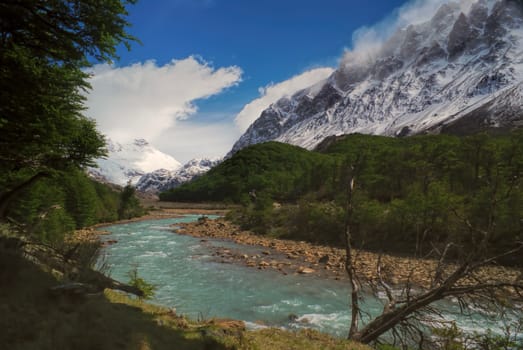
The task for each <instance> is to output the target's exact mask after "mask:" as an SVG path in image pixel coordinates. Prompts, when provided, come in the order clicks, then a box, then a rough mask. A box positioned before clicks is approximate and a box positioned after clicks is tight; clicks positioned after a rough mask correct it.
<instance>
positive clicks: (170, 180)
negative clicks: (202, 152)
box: [136, 158, 222, 193]
mask: <svg viewBox="0 0 523 350" xmlns="http://www.w3.org/2000/svg"><path fill="white" fill-rule="evenodd" d="M221 161H222V159H221V158H212V159H208V158H203V159H200V158H196V159H192V160H190V161H189V162H187V163H186V164H184V165H183V166H182V167H180V168H179V169H178V170H174V171H170V170H167V169H158V170H156V171H153V172H151V173H148V174H145V175H144V176H142V177H141V178H140V180H139V181H138V183H137V184H136V189H137V190H138V191H141V192H149V193H157V192H162V191H167V190H170V189H172V188H175V187H178V186H180V185H181V184H183V183H185V182H188V181H190V180H192V179H194V178H196V177H198V176H200V175H203V174H205V173H206V172H208V171H209V170H211V168H213V167H215V166H216V165H218V164H220V162H221Z"/></svg>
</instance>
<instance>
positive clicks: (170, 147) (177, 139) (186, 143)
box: [154, 118, 240, 163]
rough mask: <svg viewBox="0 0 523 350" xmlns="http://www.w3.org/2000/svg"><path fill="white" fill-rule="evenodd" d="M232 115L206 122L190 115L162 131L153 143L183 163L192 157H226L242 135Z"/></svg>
mask: <svg viewBox="0 0 523 350" xmlns="http://www.w3.org/2000/svg"><path fill="white" fill-rule="evenodd" d="M229 119H230V121H228V122H227V121H222V122H211V123H209V122H208V123H205V124H203V123H194V122H193V121H191V120H190V119H189V120H184V121H180V122H178V123H176V125H175V126H173V127H172V128H170V129H166V130H165V131H164V132H163V133H162V134H161V135H159V136H158V137H157V138H156V139H155V140H154V141H155V143H154V145H155V146H156V147H158V148H159V149H160V150H162V151H163V152H165V153H168V154H173V155H174V156H175V158H176V159H177V160H178V161H180V162H182V163H186V162H187V161H189V160H191V159H193V158H213V157H223V156H224V155H225V154H226V153H227V152H229V151H230V150H231V147H232V144H233V143H234V141H236V140H237V139H238V138H239V137H240V132H239V131H238V129H237V128H236V127H235V126H234V123H233V122H232V118H229Z"/></svg>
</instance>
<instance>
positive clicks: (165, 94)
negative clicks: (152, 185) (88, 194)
mask: <svg viewBox="0 0 523 350" xmlns="http://www.w3.org/2000/svg"><path fill="white" fill-rule="evenodd" d="M91 74H92V77H91V79H90V83H91V86H92V90H91V91H90V92H89V93H88V95H87V102H86V105H87V107H88V109H87V112H86V115H87V116H89V117H91V118H94V119H95V120H96V121H97V123H98V128H99V129H100V130H101V131H102V132H103V133H104V134H107V135H108V136H109V137H110V138H113V139H115V140H117V141H127V140H130V139H133V138H145V139H148V140H149V141H151V142H153V144H154V138H155V137H157V136H159V135H160V134H161V133H162V131H163V130H165V129H168V128H170V127H172V126H173V125H175V124H176V122H177V121H180V120H184V119H187V118H188V117H190V116H191V115H192V114H194V113H196V112H197V106H196V105H195V104H194V101H195V100H198V99H205V98H207V97H210V96H212V95H216V94H219V93H220V92H222V91H223V90H224V89H226V88H228V87H231V86H234V85H237V84H238V83H239V82H240V81H241V75H242V70H241V69H240V68H239V67H236V66H231V67H224V68H219V69H215V68H213V67H212V66H211V65H210V64H208V63H207V62H205V61H203V60H202V59H198V58H196V57H194V56H190V57H188V58H185V59H182V60H173V61H171V62H169V63H167V64H165V65H163V66H158V65H157V64H156V62H155V61H153V60H151V61H146V62H144V63H136V64H133V65H130V66H126V67H115V66H111V65H107V64H102V65H96V66H94V67H93V69H92V71H91Z"/></svg>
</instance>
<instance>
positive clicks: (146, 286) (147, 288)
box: [129, 267, 157, 300]
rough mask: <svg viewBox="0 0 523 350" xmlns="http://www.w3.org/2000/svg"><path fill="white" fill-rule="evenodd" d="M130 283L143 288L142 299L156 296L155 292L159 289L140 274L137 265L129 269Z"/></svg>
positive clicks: (140, 288)
mask: <svg viewBox="0 0 523 350" xmlns="http://www.w3.org/2000/svg"><path fill="white" fill-rule="evenodd" d="M129 285H130V286H133V287H136V288H138V289H139V290H141V291H142V293H143V295H142V296H141V297H140V299H146V300H147V299H151V298H152V297H154V292H155V290H156V289H157V287H156V286H155V285H153V284H150V283H148V282H146V281H145V280H144V279H143V278H141V277H139V276H138V268H137V267H135V268H133V269H132V270H131V271H129Z"/></svg>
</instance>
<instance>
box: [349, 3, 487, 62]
mask: <svg viewBox="0 0 523 350" xmlns="http://www.w3.org/2000/svg"><path fill="white" fill-rule="evenodd" d="M476 1H477V0H456V1H454V0H411V1H409V2H407V3H406V4H404V5H402V6H401V7H399V8H398V9H396V10H395V11H394V12H393V13H392V14H390V15H389V16H387V17H386V18H384V19H383V20H381V21H380V22H378V23H376V24H374V25H372V26H364V27H361V28H359V29H357V30H356V31H355V32H354V33H353V35H352V48H351V49H346V50H345V54H344V55H343V57H342V59H341V62H340V66H341V67H344V66H346V65H350V66H362V65H366V64H369V63H372V62H373V61H374V59H375V58H376V57H377V55H378V54H379V52H380V50H381V48H382V45H383V43H384V42H385V41H386V40H387V39H388V38H389V37H390V36H391V35H392V34H394V33H395V32H396V31H397V30H398V29H400V28H405V27H407V26H409V25H411V24H412V25H416V24H420V23H423V22H426V21H428V20H430V19H431V18H432V17H433V16H434V14H435V13H436V12H437V10H438V9H439V8H440V7H441V6H442V5H443V4H446V3H451V2H452V3H457V4H458V5H459V6H460V7H461V9H462V11H464V12H467V11H468V9H469V8H470V6H471V5H472V4H473V3H475V2H476ZM489 1H492V0H489Z"/></svg>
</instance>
